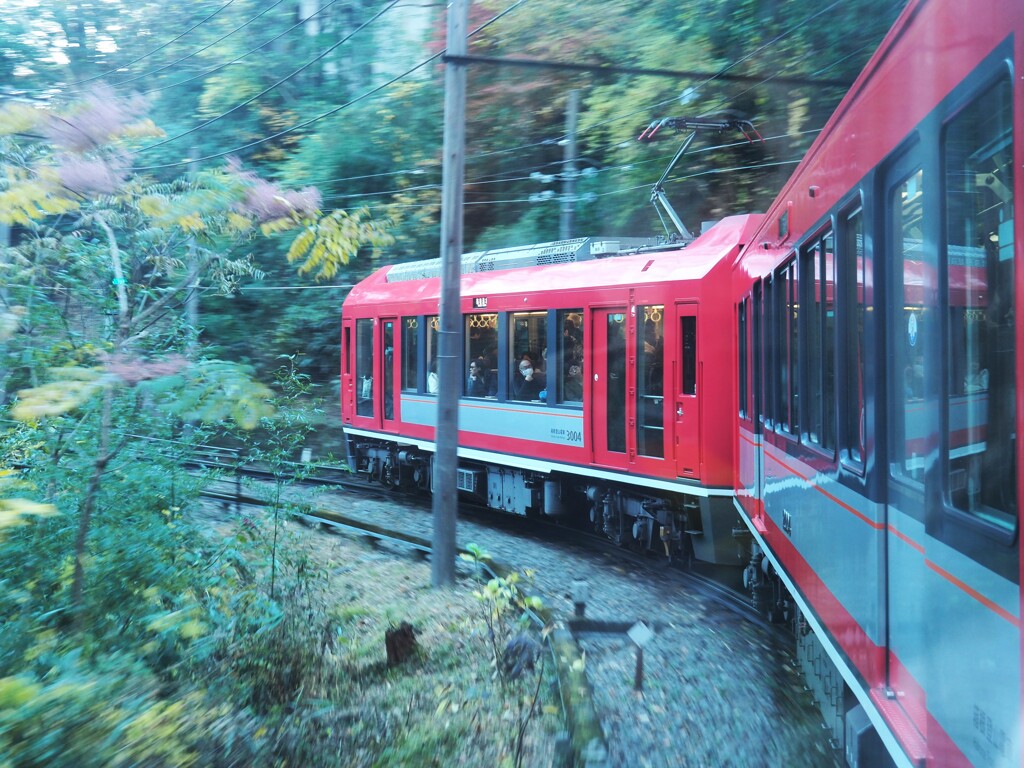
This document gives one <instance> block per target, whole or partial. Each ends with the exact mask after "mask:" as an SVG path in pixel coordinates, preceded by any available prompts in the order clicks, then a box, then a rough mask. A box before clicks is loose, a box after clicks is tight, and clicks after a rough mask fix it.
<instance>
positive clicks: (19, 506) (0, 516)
mask: <svg viewBox="0 0 1024 768" xmlns="http://www.w3.org/2000/svg"><path fill="white" fill-rule="evenodd" d="M59 514H60V513H59V512H58V511H57V508H56V507H55V506H53V504H40V503H39V502H36V501H29V500H28V499H0V529H3V528H9V527H11V526H12V525H23V524H24V523H25V522H26V520H25V516H26V515H34V516H36V517H52V516H53V515H59Z"/></svg>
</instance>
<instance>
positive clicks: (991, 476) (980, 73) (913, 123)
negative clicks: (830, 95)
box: [731, 0, 1024, 767]
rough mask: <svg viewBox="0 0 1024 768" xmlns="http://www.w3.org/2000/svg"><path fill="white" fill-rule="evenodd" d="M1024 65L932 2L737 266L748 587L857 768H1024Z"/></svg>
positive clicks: (1007, 44) (999, 17)
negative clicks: (795, 636)
mask: <svg viewBox="0 0 1024 768" xmlns="http://www.w3.org/2000/svg"><path fill="white" fill-rule="evenodd" d="M1022 63H1024V4H1021V3H1018V2H1013V3H1006V2H982V3H971V4H969V5H968V4H964V3H958V2H955V1H950V2H947V1H945V0H924V1H916V0H915V1H912V2H910V3H909V4H908V6H907V8H906V9H905V11H904V12H903V14H902V15H901V17H900V19H899V20H898V22H897V24H896V25H895V27H894V28H893V29H892V30H891V32H890V33H889V35H888V36H887V37H886V39H885V40H884V41H883V43H882V46H881V48H880V49H879V51H878V52H877V53H876V55H875V56H874V57H873V58H872V59H871V61H870V63H869V65H868V67H867V68H866V70H865V71H864V72H863V74H862V75H861V77H860V78H859V79H858V80H857V82H856V83H855V84H854V86H853V87H852V89H851V90H850V92H849V93H848V95H847V96H846V98H845V99H844V100H843V102H842V103H841V104H840V106H839V108H838V110H837V111H836V113H835V115H834V116H833V118H832V119H831V121H830V122H829V123H828V124H827V125H826V127H825V129H824V130H823V132H822V134H821V135H820V137H819V138H818V140H817V141H816V142H815V144H814V146H813V147H812V148H811V150H810V151H809V152H808V154H807V155H806V157H805V158H804V160H803V161H802V163H801V164H800V166H799V167H798V168H797V170H796V171H795V173H794V174H793V176H792V178H791V179H790V181H789V182H788V184H787V185H786V187H785V188H784V189H783V190H782V192H781V194H780V195H779V196H778V198H777V199H776V201H775V203H774V204H773V205H772V206H771V208H769V210H768V211H767V213H766V215H765V218H764V220H763V222H762V224H761V226H760V227H759V229H758V231H757V232H756V233H755V235H754V238H753V239H752V240H751V241H750V242H749V243H748V245H747V247H746V248H745V249H744V251H743V253H742V255H741V258H740V259H739V261H738V263H737V265H736V269H735V270H734V272H733V281H732V302H731V303H732V305H733V307H734V311H735V313H736V321H735V323H734V324H733V327H734V328H735V329H736V333H737V344H736V350H737V360H738V367H737V374H738V387H737V388H736V394H737V408H736V409H735V410H736V411H737V412H738V419H737V422H736V423H737V431H736V435H737V451H736V482H735V488H736V501H737V507H738V509H739V510H740V513H741V515H742V516H743V518H744V520H745V521H746V522H747V524H748V526H749V527H750V530H751V531H752V532H753V534H754V536H755V539H756V547H757V548H758V549H760V550H761V553H762V554H763V555H764V560H763V568H762V569H761V571H760V572H758V571H753V572H752V573H751V574H750V577H751V580H753V581H758V582H761V583H762V584H767V585H769V586H770V585H771V584H772V582H776V581H777V584H778V585H779V586H782V585H784V587H785V590H781V589H780V590H779V594H786V595H787V598H791V599H793V600H795V602H796V603H797V606H798V609H799V613H800V621H801V622H802V626H804V627H805V628H806V629H807V630H813V632H811V631H808V632H807V633H806V636H805V637H806V639H805V641H804V642H801V644H800V647H801V654H802V656H803V660H804V666H805V668H810V669H813V668H817V669H820V670H824V672H823V673H819V674H814V673H813V672H812V673H811V674H810V675H809V677H810V678H811V680H812V682H813V687H814V689H815V692H816V698H817V699H818V700H819V702H821V704H822V708H823V711H825V713H826V717H827V720H828V722H829V723H830V724H832V727H833V729H834V730H835V732H836V738H837V739H839V740H842V741H843V742H844V743H845V744H846V745H847V756H848V758H849V759H850V762H851V764H852V763H853V762H857V763H858V764H860V765H874V764H875V763H874V762H873V760H874V759H875V758H873V757H871V755H873V754H874V753H875V752H879V753H887V754H888V755H890V756H891V759H892V760H894V761H895V762H896V764H898V765H915V766H920V765H928V766H932V765H935V766H961V765H975V766H996V765H999V766H1015V767H1016V766H1020V765H1021V759H1022V758H1021V714H1022V707H1021V698H1022V693H1021V691H1022V687H1021V655H1022V654H1021V651H1022V646H1021V632H1020V616H1021V591H1020V583H1021V552H1020V548H1021V543H1020V522H1019V509H1020V501H1021V484H1020V478H1021V471H1020V470H1021V456H1020V454H1019V452H1018V451H1017V448H1016V437H1017V434H1018V432H1019V430H1020V426H1021V423H1020V419H1021V414H1020V413H1019V409H1018V408H1017V402H1018V392H1019V390H1018V386H1017V385H1018V383H1019V382H1021V381H1022V373H1024V369H1022V361H1021V358H1020V355H1019V354H1018V352H1017V350H1018V349H1020V346H1021V339H1022V318H1021V313H1019V312H1016V311H1015V304H1016V296H1018V295H1022V294H1021V293H1020V291H1019V288H1020V286H1021V279H1022V276H1021V270H1018V269H1017V268H1016V265H1017V262H1018V261H1019V260H1020V258H1021V251H1020V241H1021V236H1020V235H1019V234H1018V232H1020V231H1021V225H1020V222H1022V221H1024V216H1022V213H1024V212H1020V211H1021V200H1022V195H1021V192H1022V189H1021V184H1022V182H1021V174H1020V172H1019V169H1021V168H1022V166H1024V151H1022V149H1021V146H1022V145H1021V143H1020V137H1021V136H1024V130H1022V129H1024V67H1022ZM1015 136H1016V137H1017V138H1016V140H1015ZM1015 169H1016V170H1015ZM755 559H756V552H755ZM761 573H765V574H768V576H767V577H766V578H762V577H761V575H760V574H761ZM836 673H838V674H836ZM883 747H884V749H883ZM859 751H860V752H862V753H863V754H860V755H859Z"/></svg>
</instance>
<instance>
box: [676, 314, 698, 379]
mask: <svg viewBox="0 0 1024 768" xmlns="http://www.w3.org/2000/svg"><path fill="white" fill-rule="evenodd" d="M679 321H680V331H681V335H682V342H683V344H682V347H683V349H682V352H683V354H682V366H683V379H682V392H683V394H684V395H696V394H697V318H696V317H693V316H687V317H681V318H680V319H679Z"/></svg>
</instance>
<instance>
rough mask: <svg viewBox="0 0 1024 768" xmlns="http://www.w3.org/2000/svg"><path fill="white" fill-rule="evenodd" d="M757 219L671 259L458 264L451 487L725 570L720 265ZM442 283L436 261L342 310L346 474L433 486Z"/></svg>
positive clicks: (566, 247) (531, 257)
mask: <svg viewBox="0 0 1024 768" xmlns="http://www.w3.org/2000/svg"><path fill="white" fill-rule="evenodd" d="M757 221H758V219H757V217H753V216H738V217H733V218H730V219H727V220H724V221H722V222H720V223H719V224H717V225H716V226H715V227H713V228H712V229H710V230H709V231H708V232H707V233H705V234H703V235H702V236H701V237H699V238H698V239H696V240H695V241H694V242H692V243H690V244H689V245H688V246H687V247H685V248H670V247H668V248H667V247H660V248H659V247H640V246H636V245H632V246H630V245H628V244H626V243H623V242H620V241H616V242H609V241H593V240H590V239H587V238H580V239H578V240H572V241H564V242H559V243H547V244H542V245H537V246H528V247H523V248H509V249H502V250H497V251H487V252H483V253H476V254H468V255H466V256H465V257H464V258H463V264H462V271H463V276H462V285H461V295H462V299H461V301H462V306H461V310H462V349H463V365H462V370H463V371H464V372H465V375H464V377H463V380H462V382H461V384H460V387H461V397H460V400H459V470H458V479H459V488H460V491H462V492H463V493H464V494H466V495H468V496H470V497H472V498H474V499H475V500H477V501H479V502H480V503H482V504H485V505H487V506H489V507H491V508H493V509H497V510H501V511H504V512H509V513H513V514H518V515H534V514H535V515H549V516H559V515H576V516H580V517H583V519H584V522H585V524H587V525H590V526H592V527H593V528H594V530H596V531H599V532H601V533H603V534H604V535H606V536H608V537H609V538H611V539H613V540H615V541H617V542H619V543H621V544H624V545H630V546H634V547H636V548H642V549H649V550H653V551H655V552H659V553H663V554H667V555H669V556H671V557H679V556H685V557H687V558H691V557H696V558H698V559H700V560H705V561H708V562H728V563H732V564H736V563H738V562H739V561H738V559H737V543H736V540H735V539H734V538H733V533H734V531H736V530H737V529H738V530H739V531H740V532H742V533H744V534H745V531H743V528H742V525H741V524H740V523H739V519H738V517H737V515H736V511H735V509H734V508H733V505H732V475H733V473H732V466H731V462H732V451H733V446H732V437H731V434H730V432H729V429H728V424H729V418H730V412H731V402H730V397H729V394H728V393H729V392H730V388H731V386H732V381H733V380H734V379H735V371H734V368H735V365H736V357H735V355H734V354H733V353H732V352H731V351H730V346H729V345H730V338H731V337H730V335H729V334H728V333H727V332H726V333H723V329H728V327H729V324H730V322H731V307H730V304H729V302H728V298H727V297H728V290H729V280H730V271H729V270H730V266H731V264H732V263H733V262H734V261H735V259H736V256H737V254H738V253H739V249H740V247H741V245H742V244H743V243H744V242H745V241H746V239H747V238H748V237H749V234H750V232H751V231H752V230H753V228H754V226H755V225H756V223H757ZM439 274H440V262H439V261H438V260H433V261H422V262H415V263H411V264H404V265H396V266H391V267H384V268H382V269H381V270H379V271H378V272H376V273H375V274H374V275H372V276H371V277H369V278H368V279H366V280H365V281H363V282H362V283H360V284H359V285H358V286H356V287H355V288H354V289H353V290H352V292H351V293H350V294H349V296H348V298H347V299H346V301H345V304H344V307H343V320H342V372H341V382H342V416H343V420H344V426H345V433H346V438H347V444H348V450H349V461H350V465H351V466H352V467H353V468H355V470H356V471H358V472H361V473H363V474H365V475H366V476H368V477H370V478H373V479H375V480H378V481H380V482H382V483H385V484H391V485H404V486H414V487H420V488H423V489H429V486H430V482H431V475H432V473H431V462H432V461H433V455H434V429H435V421H436V411H437V398H436V395H435V392H436V373H435V367H434V356H435V354H436V352H437V340H438V302H439V292H440V278H439ZM526 370H530V371H532V373H530V374H529V378H528V379H527V377H526V376H524V375H523V371H526ZM744 539H748V537H746V536H744Z"/></svg>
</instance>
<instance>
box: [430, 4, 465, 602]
mask: <svg viewBox="0 0 1024 768" xmlns="http://www.w3.org/2000/svg"><path fill="white" fill-rule="evenodd" d="M468 24H469V0H452V3H451V5H449V6H448V55H449V56H464V55H465V53H466V28H467V26H468ZM465 141H466V67H465V65H464V64H462V63H456V62H454V61H450V60H449V61H447V63H446V64H445V73H444V164H443V167H442V172H441V307H440V311H439V313H440V316H441V317H440V321H441V334H440V336H441V338H440V340H439V343H438V365H437V378H438V393H437V431H436V433H435V441H436V442H435V445H436V448H435V453H434V472H433V483H432V491H433V506H432V510H433V515H434V531H433V541H432V547H433V553H432V556H431V560H430V581H431V584H432V585H433V586H434V587H435V588H437V587H445V586H450V585H452V584H454V583H455V555H456V551H455V541H456V537H455V525H456V517H457V511H458V485H457V479H458V440H459V392H460V390H461V382H462V376H461V366H460V360H461V354H462V350H461V348H460V344H459V339H461V338H462V334H461V328H460V323H461V317H462V313H461V311H460V306H459V304H460V299H461V286H460V284H459V283H460V280H461V275H462V186H463V182H464V178H465Z"/></svg>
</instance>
